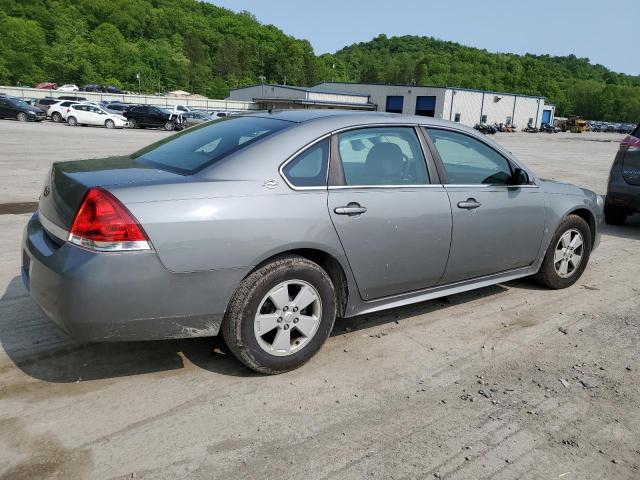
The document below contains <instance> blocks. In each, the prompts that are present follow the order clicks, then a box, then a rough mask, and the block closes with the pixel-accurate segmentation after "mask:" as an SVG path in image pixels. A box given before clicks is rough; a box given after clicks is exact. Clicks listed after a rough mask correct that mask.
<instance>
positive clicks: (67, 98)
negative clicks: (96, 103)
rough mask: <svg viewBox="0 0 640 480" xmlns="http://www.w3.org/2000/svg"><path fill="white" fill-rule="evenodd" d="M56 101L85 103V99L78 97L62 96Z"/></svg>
mask: <svg viewBox="0 0 640 480" xmlns="http://www.w3.org/2000/svg"><path fill="white" fill-rule="evenodd" d="M58 100H73V101H74V102H86V101H87V98H86V97H79V96H78V95H62V96H60V97H58Z"/></svg>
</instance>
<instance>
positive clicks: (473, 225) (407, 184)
mask: <svg viewBox="0 0 640 480" xmlns="http://www.w3.org/2000/svg"><path fill="white" fill-rule="evenodd" d="M602 206H603V205H602V199H601V198H600V197H599V196H597V195H596V194H595V193H593V192H591V191H589V190H585V189H582V188H579V187H575V186H573V185H568V184H564V183H559V182H555V181H548V180H542V179H540V178H538V177H537V176H536V175H535V174H534V173H533V172H532V171H531V170H529V169H528V168H527V167H526V166H525V165H524V164H523V163H522V162H521V161H519V160H518V159H516V158H515V157H514V156H513V155H511V154H510V153H509V152H508V151H506V150H504V149H503V148H502V147H500V146H499V145H497V144H496V143H494V142H492V141H491V140H489V139H487V138H486V137H484V136H483V135H481V134H479V133H477V132H476V131H474V130H472V129H470V128H467V127H464V126H462V125H460V124H457V123H450V122H446V121H442V120H437V119H433V118H426V117H412V116H402V115H393V114H382V113H357V112H339V111H332V110H321V111H313V110H297V111H288V112H274V113H258V114H252V115H245V116H238V117H228V118H225V119H221V120H217V121H214V122H207V123H204V124H202V125H199V126H196V127H193V128H192V129H189V130H186V131H184V132H182V133H179V134H176V135H173V136H171V137H169V138H167V139H165V140H162V141H160V142H158V143H155V144H153V145H151V146H149V147H146V148H144V149H143V150H140V151H138V152H136V153H134V154H132V155H130V156H127V157H119V158H108V159H104V160H84V161H75V162H63V163H56V164H54V165H53V168H52V170H51V173H50V175H49V176H48V178H47V182H46V185H45V187H44V190H43V191H42V194H41V199H40V205H39V209H38V212H37V213H36V214H34V215H33V217H32V218H31V219H30V220H29V222H28V224H27V226H26V229H25V233H24V240H23V255H22V258H23V262H22V275H23V279H24V283H25V285H26V286H27V288H28V289H29V291H30V293H31V296H32V297H33V298H34V300H35V301H36V302H37V303H38V304H39V305H40V306H41V307H42V309H43V310H44V312H45V313H46V315H48V316H49V317H50V318H51V319H52V320H53V321H54V322H55V323H56V324H58V325H59V326H60V327H61V328H62V329H64V330H65V331H66V332H68V333H69V334H71V335H72V336H74V337H77V338H79V339H85V340H93V341H107V340H145V339H148V340H151V339H166V338H183V337H200V336H213V335H217V334H218V333H221V334H222V335H223V337H224V339H225V341H226V343H227V345H228V347H229V349H230V350H231V351H232V352H233V353H234V354H235V355H236V356H237V357H238V359H240V361H242V362H243V363H244V364H245V365H247V366H248V367H249V368H251V369H253V370H256V371H258V372H263V373H279V372H284V371H287V370H291V369H293V368H296V367H298V366H300V365H301V364H303V363H304V362H306V361H307V360H309V359H310V358H311V357H312V356H313V355H314V354H315V353H316V352H317V351H318V350H319V349H320V347H321V345H322V344H323V343H324V341H325V340H326V339H327V337H328V336H329V334H330V332H331V330H332V328H333V324H334V320H335V319H336V317H341V318H347V317H352V316H354V315H362V314H368V313H371V312H376V311H379V310H384V309H389V308H393V307H398V306H402V305H407V304H410V303H415V302H421V301H424V300H429V299H432V298H436V297H440V296H444V295H451V294H455V293H459V292H463V291H466V290H471V289H474V288H480V287H484V286H487V285H491V284H495V283H501V282H505V281H509V280H513V279H516V278H520V277H526V276H533V277H534V278H535V279H536V280H537V281H539V282H540V283H542V284H543V285H546V286H547V287H549V288H565V287H569V286H570V285H572V284H573V283H575V282H576V281H577V280H578V278H580V276H581V275H582V273H583V271H584V269H585V268H586V266H587V262H588V260H589V255H590V254H591V252H592V250H593V249H594V248H595V247H596V246H597V245H598V242H599V230H600V225H601V222H602V219H603V211H602Z"/></svg>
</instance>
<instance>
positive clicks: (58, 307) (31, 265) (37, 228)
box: [22, 213, 245, 341]
mask: <svg viewBox="0 0 640 480" xmlns="http://www.w3.org/2000/svg"><path fill="white" fill-rule="evenodd" d="M22 246H23V252H22V258H23V260H22V278H23V281H24V284H25V286H26V287H27V290H29V293H30V295H31V297H32V298H33V299H34V300H35V302H36V303H37V304H38V305H39V306H40V307H41V308H42V310H43V311H44V313H45V314H46V315H47V316H48V317H49V318H50V319H51V320H52V321H53V322H54V323H56V324H57V325H58V326H59V327H60V328H62V329H63V330H64V331H65V332H67V333H68V334H69V335H71V336H72V337H74V338H77V339H80V340H91V341H120V340H157V339H167V338H187V337H202V336H213V335H217V333H218V331H219V328H220V324H221V322H222V318H223V315H224V311H225V309H226V306H227V303H228V300H229V298H230V296H231V294H232V292H233V289H234V288H235V286H236V285H237V284H238V283H239V281H240V280H241V279H242V277H243V276H244V273H245V272H242V271H239V270H236V269H227V270H215V271H207V272H194V273H172V272H170V271H168V270H167V269H166V268H165V267H164V266H163V265H162V264H161V263H160V260H159V259H158V257H157V255H156V254H155V253H154V252H148V251H147V252H122V253H95V252H91V251H89V250H86V249H84V248H81V247H78V246H75V245H72V244H70V243H68V242H65V243H62V244H61V245H60V244H59V243H58V242H56V241H54V240H53V239H52V238H51V237H50V236H49V234H48V233H46V231H45V230H44V229H43V227H42V224H41V223H40V221H39V219H38V214H37V213H36V214H34V215H33V217H32V218H31V219H30V220H29V222H28V224H27V226H26V228H25V231H24V237H23V245H22Z"/></svg>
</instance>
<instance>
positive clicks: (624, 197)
mask: <svg viewBox="0 0 640 480" xmlns="http://www.w3.org/2000/svg"><path fill="white" fill-rule="evenodd" d="M612 177H613V176H612ZM606 202H607V204H608V205H611V206H613V207H618V208H625V209H627V210H628V211H629V212H630V213H632V212H640V186H638V185H629V184H628V183H627V182H625V181H624V179H623V178H622V175H617V176H616V177H615V178H611V181H610V182H609V185H608V188H607V199H606Z"/></svg>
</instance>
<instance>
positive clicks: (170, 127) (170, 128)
mask: <svg viewBox="0 0 640 480" xmlns="http://www.w3.org/2000/svg"><path fill="white" fill-rule="evenodd" d="M164 129H165V130H166V131H167V132H172V131H174V130H175V129H176V124H175V123H173V122H164Z"/></svg>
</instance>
